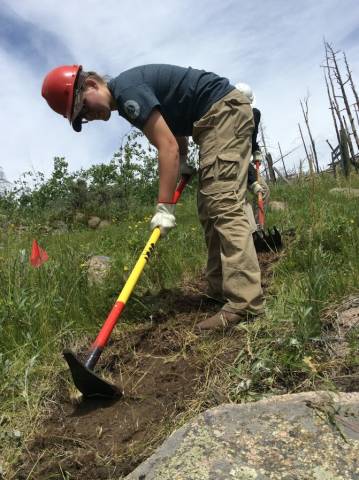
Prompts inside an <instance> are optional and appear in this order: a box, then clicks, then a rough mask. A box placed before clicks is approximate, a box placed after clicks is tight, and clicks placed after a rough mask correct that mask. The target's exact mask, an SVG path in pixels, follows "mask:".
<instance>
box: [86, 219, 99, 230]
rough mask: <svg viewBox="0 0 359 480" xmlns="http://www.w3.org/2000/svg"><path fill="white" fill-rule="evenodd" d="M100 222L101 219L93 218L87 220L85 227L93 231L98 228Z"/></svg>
mask: <svg viewBox="0 0 359 480" xmlns="http://www.w3.org/2000/svg"><path fill="white" fill-rule="evenodd" d="M100 222H101V218H99V217H95V216H93V217H90V218H89V219H88V222H87V225H88V226H89V227H90V228H93V229H95V228H97V227H98V226H99V224H100Z"/></svg>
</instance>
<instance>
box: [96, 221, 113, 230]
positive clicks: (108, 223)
mask: <svg viewBox="0 0 359 480" xmlns="http://www.w3.org/2000/svg"><path fill="white" fill-rule="evenodd" d="M110 225H111V222H109V221H108V220H101V222H100V223H99V224H98V227H97V228H99V229H101V228H107V227H109V226H110Z"/></svg>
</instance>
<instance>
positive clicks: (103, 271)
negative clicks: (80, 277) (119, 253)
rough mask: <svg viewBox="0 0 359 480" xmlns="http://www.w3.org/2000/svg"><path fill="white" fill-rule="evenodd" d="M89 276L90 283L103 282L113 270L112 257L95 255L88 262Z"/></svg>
mask: <svg viewBox="0 0 359 480" xmlns="http://www.w3.org/2000/svg"><path fill="white" fill-rule="evenodd" d="M87 268H88V270H87V278H88V282H89V283H90V285H94V284H101V283H103V281H104V279H105V278H106V276H107V274H108V273H109V271H110V270H111V258H110V257H106V256H104V255H94V256H93V257H91V258H90V260H88V262H87Z"/></svg>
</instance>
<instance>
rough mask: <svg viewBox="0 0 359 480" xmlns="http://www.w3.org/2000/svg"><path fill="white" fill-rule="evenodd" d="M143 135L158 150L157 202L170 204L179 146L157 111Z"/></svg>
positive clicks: (150, 118)
mask: <svg viewBox="0 0 359 480" xmlns="http://www.w3.org/2000/svg"><path fill="white" fill-rule="evenodd" d="M143 133H144V134H145V135H146V137H147V138H148V140H149V141H150V142H151V143H152V145H154V146H155V147H156V148H157V150H158V164H159V175H160V186H159V192H158V201H159V202H160V203H171V202H172V198H173V194H174V192H175V189H176V184H177V176H178V169H179V152H180V148H179V144H178V142H177V140H176V137H175V136H174V135H173V133H172V132H171V130H170V129H169V127H168V125H167V123H166V121H165V119H164V118H163V116H162V115H161V113H160V112H159V111H158V110H153V112H152V113H151V115H150V116H149V118H148V120H147V121H146V124H145V126H144V128H143Z"/></svg>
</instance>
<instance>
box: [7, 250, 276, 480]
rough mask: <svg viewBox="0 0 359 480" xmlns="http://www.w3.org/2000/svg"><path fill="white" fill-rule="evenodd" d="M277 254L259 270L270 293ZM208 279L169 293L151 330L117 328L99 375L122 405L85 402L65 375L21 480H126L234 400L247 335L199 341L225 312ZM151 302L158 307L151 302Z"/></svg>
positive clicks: (215, 335) (21, 470) (162, 296)
mask: <svg viewBox="0 0 359 480" xmlns="http://www.w3.org/2000/svg"><path fill="white" fill-rule="evenodd" d="M277 259H278V256H277V255H274V254H273V255H271V254H263V255H261V256H260V263H261V267H262V271H263V285H264V287H265V288H266V287H267V285H268V283H269V279H270V275H271V266H272V264H273V263H274V262H275V261H276V260H277ZM204 291H205V281H204V279H203V278H200V279H197V280H195V281H188V282H185V285H184V286H183V288H182V289H181V290H174V291H173V290H172V291H162V292H160V294H159V295H157V296H156V297H153V298H152V300H153V301H156V305H157V304H158V305H161V307H160V308H159V311H158V313H156V314H155V315H153V316H152V318H151V321H150V322H147V323H145V324H143V323H142V324H139V325H133V326H130V327H129V328H128V329H127V330H121V328H118V329H117V330H116V333H115V334H114V336H113V338H112V340H111V343H110V345H109V346H108V348H107V350H105V352H104V354H103V357H102V358H101V360H100V364H99V365H98V368H97V371H98V373H99V374H100V375H103V376H104V377H105V378H107V379H109V380H110V381H111V382H113V383H117V384H120V385H122V387H123V389H124V397H123V398H121V399H119V400H118V401H104V400H86V401H85V400H83V401H81V400H79V399H78V398H77V399H76V398H74V392H75V390H74V387H73V386H72V382H71V381H70V379H69V374H68V371H67V369H65V368H64V371H63V372H62V375H61V377H60V378H59V380H58V384H57V385H56V386H55V385H54V390H55V392H56V393H55V394H54V398H55V401H51V403H49V404H48V413H47V415H46V418H45V419H44V421H43V424H42V425H41V427H40V429H39V431H38V434H37V435H36V436H35V437H34V438H33V439H31V441H29V442H28V444H27V449H26V453H24V455H23V458H22V464H21V465H19V468H18V471H17V473H16V475H15V477H13V478H16V479H18V480H25V479H26V480H31V479H33V480H35V479H36V480H40V479H41V480H44V479H50V478H51V479H53V480H60V479H61V480H63V479H66V480H70V479H71V480H73V479H76V480H80V479H81V480H85V479H86V480H101V479H116V480H118V479H121V478H123V476H125V475H127V474H128V473H129V472H131V471H132V470H133V469H134V468H135V467H136V466H137V465H138V464H139V463H141V462H142V461H143V460H144V459H145V458H147V457H148V456H149V455H150V454H151V453H152V452H153V450H154V449H155V448H156V447H157V446H158V445H159V444H160V443H161V442H162V441H163V440H164V439H165V438H166V437H167V436H168V435H169V434H170V432H171V431H173V430H174V429H175V428H177V427H179V426H180V425H181V424H183V423H184V422H185V421H186V420H188V419H189V418H191V417H192V416H193V415H195V414H197V413H199V412H200V411H203V410H205V409H206V408H209V407H212V406H215V405H218V404H220V403H223V402H225V401H228V397H226V396H225V394H224V392H223V389H222V388H221V386H222V382H223V369H224V368H225V367H228V366H230V365H231V364H232V363H233V361H234V359H235V358H236V356H237V354H238V350H239V349H240V348H242V346H243V342H245V339H244V338H243V332H242V333H241V332H240V331H236V329H233V330H232V331H229V332H227V333H226V334H223V333H222V332H218V333H211V334H201V335H198V334H196V333H195V331H194V325H195V323H196V322H197V321H199V320H200V319H201V318H204V317H205V316H206V315H209V314H211V313H212V312H215V311H217V310H218V308H220V305H219V304H217V303H215V302H213V301H210V300H209V299H206V298H205V297H204V296H203V295H202V293H203V292H204ZM146 301H151V298H147V299H146Z"/></svg>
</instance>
